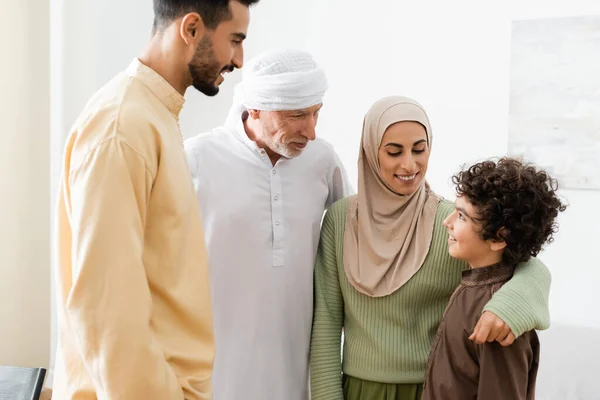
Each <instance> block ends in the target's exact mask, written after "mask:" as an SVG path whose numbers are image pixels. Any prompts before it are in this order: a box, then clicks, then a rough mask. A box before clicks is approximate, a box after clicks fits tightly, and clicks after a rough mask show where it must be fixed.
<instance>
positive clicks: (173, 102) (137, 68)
mask: <svg viewBox="0 0 600 400" xmlns="http://www.w3.org/2000/svg"><path fill="white" fill-rule="evenodd" d="M126 72H127V75H129V76H131V77H134V78H137V79H139V80H140V81H141V82H142V83H143V84H144V85H146V86H147V87H148V88H149V89H150V90H151V91H152V92H153V93H154V94H155V95H156V97H158V98H159V100H160V101H161V102H162V103H163V104H164V105H165V106H166V107H167V108H168V109H169V111H170V112H171V114H173V116H174V117H175V119H177V120H179V113H180V112H181V109H182V108H183V104H184V103H185V98H184V97H183V96H182V95H181V94H180V93H179V92H178V91H177V90H176V89H175V88H174V87H173V86H171V85H170V84H169V83H168V82H167V81H166V80H165V79H164V78H163V77H162V76H160V75H159V74H158V73H157V72H156V71H154V70H153V69H152V68H149V67H147V66H146V65H144V64H142V62H141V61H140V60H139V59H138V58H135V59H133V61H132V62H131V64H129V67H127V70H126Z"/></svg>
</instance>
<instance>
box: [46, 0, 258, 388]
mask: <svg viewBox="0 0 600 400" xmlns="http://www.w3.org/2000/svg"><path fill="white" fill-rule="evenodd" d="M256 2H257V0H253V1H251V0H246V1H242V0H231V1H230V0H221V1H216V0H213V1H209V0H204V1H191V0H187V1H186V0H179V1H175V0H154V11H155V21H154V29H153V34H152V37H151V40H150V42H149V44H148V46H147V48H146V49H145V51H143V52H142V54H141V56H140V57H139V58H136V59H134V60H133V62H132V63H131V64H130V65H129V67H128V68H127V70H126V71H124V72H122V73H120V74H119V75H117V76H116V77H115V78H113V79H112V80H111V81H110V82H108V83H107V84H106V85H105V86H104V87H103V88H101V89H100V90H99V91H98V92H97V93H96V94H95V95H94V96H93V97H92V98H91V100H90V101H89V102H88V104H87V105H86V107H85V109H84V111H83V112H82V114H81V115H80V116H79V118H78V119H77V121H76V122H75V124H74V126H73V128H72V132H71V134H70V136H69V138H68V141H67V144H66V148H65V154H64V162H63V172H62V182H61V188H60V195H59V200H58V210H57V212H58V214H57V231H56V234H57V238H58V243H57V245H58V249H57V255H58V259H57V260H56V265H57V270H56V279H57V292H58V293H57V296H58V299H57V300H58V314H59V343H58V350H57V361H56V366H55V380H54V385H53V386H54V394H53V397H55V398H57V399H63V400H68V399H78V400H85V399H90V400H91V399H111V400H120V399H127V400H130V399H144V400H150V399H157V400H171V399H177V400H183V399H186V400H191V399H194V400H196V399H198V400H199V399H203V400H205V399H210V398H211V397H212V388H211V373H212V367H213V358H214V339H213V326H212V312H211V307H210V298H209V295H208V289H209V288H208V270H207V262H206V251H205V247H204V246H203V232H202V226H201V224H200V219H199V212H198V205H197V203H196V201H195V198H194V189H193V186H192V183H191V180H190V173H189V169H188V166H187V162H186V158H185V153H184V150H183V144H182V137H181V133H180V131H179V123H178V118H179V112H180V110H181V108H182V106H183V103H184V98H183V95H184V93H185V91H186V89H187V87H189V86H194V87H195V88H196V89H198V90H200V91H201V92H203V93H205V94H206V95H209V96H213V95H215V94H217V92H218V90H219V89H218V86H219V84H220V83H221V82H222V81H223V76H222V75H221V73H222V72H223V71H230V70H232V69H233V68H240V67H241V66H242V58H243V50H242V41H243V40H244V38H245V36H246V32H247V29H248V22H249V10H248V7H249V6H250V5H251V4H253V3H256ZM198 238H200V240H198Z"/></svg>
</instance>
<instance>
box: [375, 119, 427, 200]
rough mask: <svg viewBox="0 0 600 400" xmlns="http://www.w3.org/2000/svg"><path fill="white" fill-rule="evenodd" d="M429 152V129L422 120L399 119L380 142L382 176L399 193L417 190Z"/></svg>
mask: <svg viewBox="0 0 600 400" xmlns="http://www.w3.org/2000/svg"><path fill="white" fill-rule="evenodd" d="M429 152H430V146H429V140H428V137H427V130H426V129H425V127H424V126H423V125H422V124H421V123H419V122H416V121H401V122H397V123H395V124H393V125H391V126H390V127H389V128H388V129H387V130H386V131H385V134H384V135H383V139H382V141H381V147H380V148H379V168H380V170H381V176H382V177H383V179H385V181H386V182H388V184H389V185H390V186H391V189H392V190H393V191H394V192H396V193H397V194H401V195H409V194H411V193H414V192H415V191H416V189H417V188H418V187H419V185H420V183H421V181H422V180H423V179H424V176H425V173H426V172H427V164H428V162H429Z"/></svg>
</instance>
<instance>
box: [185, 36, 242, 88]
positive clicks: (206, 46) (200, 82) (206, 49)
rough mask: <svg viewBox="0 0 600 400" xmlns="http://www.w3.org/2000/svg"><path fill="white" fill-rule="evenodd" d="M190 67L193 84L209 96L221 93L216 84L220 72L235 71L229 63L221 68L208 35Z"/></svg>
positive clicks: (197, 50)
mask: <svg viewBox="0 0 600 400" xmlns="http://www.w3.org/2000/svg"><path fill="white" fill-rule="evenodd" d="M188 68H189V70H190V75H191V76H192V86H194V88H195V89H196V90H198V91H200V92H202V93H204V94H205V95H207V96H215V95H216V94H217V93H219V86H217V85H216V84H215V82H216V80H217V78H218V77H219V74H220V73H221V72H225V71H228V72H231V71H233V69H234V66H233V65H231V64H229V65H226V66H225V67H223V68H221V65H219V62H218V61H217V58H216V56H215V53H214V51H213V48H212V43H211V41H210V36H208V35H206V36H204V37H203V38H202V40H200V43H198V47H197V48H196V53H195V54H194V58H193V59H192V61H191V62H190V63H189V65H188Z"/></svg>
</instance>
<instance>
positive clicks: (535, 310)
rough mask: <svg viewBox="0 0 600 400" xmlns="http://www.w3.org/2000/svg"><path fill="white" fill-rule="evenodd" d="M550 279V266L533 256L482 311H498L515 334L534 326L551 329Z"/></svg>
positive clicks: (531, 328)
mask: <svg viewBox="0 0 600 400" xmlns="http://www.w3.org/2000/svg"><path fill="white" fill-rule="evenodd" d="M551 280H552V277H551V275H550V271H549V270H548V268H547V267H546V266H545V265H544V264H543V263H542V262H541V261H540V260H538V259H537V258H531V259H530V260H529V261H527V262H525V263H521V264H519V265H518V266H517V268H516V269H515V274H514V275H513V277H512V279H511V280H510V281H508V282H506V284H504V286H502V287H501V288H500V289H499V290H498V292H496V293H495V294H494V296H493V297H492V300H490V301H489V302H488V304H487V305H486V306H485V307H484V309H483V311H484V312H485V311H490V312H492V313H494V314H496V315H497V316H498V317H499V318H500V319H502V320H503V321H504V322H505V323H506V324H507V325H508V326H509V327H510V329H511V330H512V333H513V334H514V335H515V336H516V337H519V336H521V335H522V334H523V333H524V332H527V331H530V330H533V329H540V330H543V329H548V327H549V326H550V313H549V311H548V296H549V294H550V283H551Z"/></svg>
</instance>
